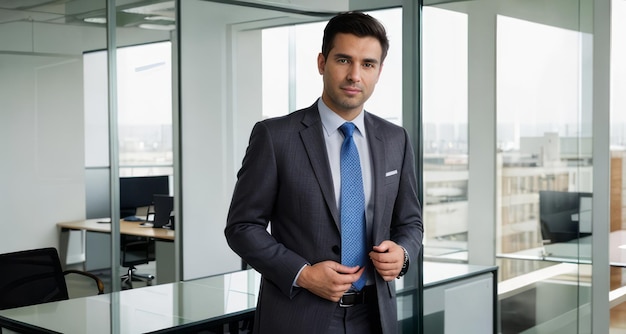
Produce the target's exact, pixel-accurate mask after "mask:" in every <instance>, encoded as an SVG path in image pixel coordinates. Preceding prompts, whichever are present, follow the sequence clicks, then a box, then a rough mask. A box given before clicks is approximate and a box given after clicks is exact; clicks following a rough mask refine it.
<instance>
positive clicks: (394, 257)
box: [369, 240, 404, 281]
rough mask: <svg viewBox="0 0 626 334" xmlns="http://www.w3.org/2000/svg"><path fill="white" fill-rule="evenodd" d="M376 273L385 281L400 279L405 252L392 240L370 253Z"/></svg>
mask: <svg viewBox="0 0 626 334" xmlns="http://www.w3.org/2000/svg"><path fill="white" fill-rule="evenodd" d="M369 256H370V259H372V262H373V263H374V267H375V268H376V271H378V273H379V274H380V276H382V277H383V279H384V280H385V281H391V280H393V279H394V278H396V277H398V275H399V274H400V270H402V265H403V264H404V250H403V249H402V247H400V246H399V245H398V244H396V243H395V242H393V241H391V240H385V241H383V242H381V243H380V245H378V246H374V250H373V251H371V252H370V253H369Z"/></svg>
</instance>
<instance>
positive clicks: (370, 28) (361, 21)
mask: <svg viewBox="0 0 626 334" xmlns="http://www.w3.org/2000/svg"><path fill="white" fill-rule="evenodd" d="M339 33H344V34H352V35H355V36H358V37H374V38H376V39H377V40H378V42H380V47H381V48H382V50H383V54H382V58H381V60H380V61H381V63H382V62H383V61H384V60H385V57H387V51H388V50H389V40H388V39H387V32H386V31H385V27H384V26H383V25H382V24H381V23H380V22H379V21H378V20H376V19H375V18H373V17H371V16H370V15H368V14H364V13H361V12H346V13H340V14H338V15H337V16H335V17H333V18H332V19H330V21H328V24H327V25H326V28H324V38H323V39H322V55H324V58H328V54H329V53H330V50H331V49H332V48H333V46H334V44H333V43H334V41H335V36H336V35H337V34H339Z"/></svg>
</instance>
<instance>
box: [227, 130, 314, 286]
mask: <svg viewBox="0 0 626 334" xmlns="http://www.w3.org/2000/svg"><path fill="white" fill-rule="evenodd" d="M278 185H279V180H278V174H277V163H276V151H275V147H274V145H273V142H272V136H271V133H270V131H269V129H268V128H267V126H266V125H265V124H264V123H263V122H259V123H257V124H256V125H255V126H254V128H253V130H252V134H251V135H250V142H249V145H248V149H247V150H246V154H245V157H244V159H243V162H242V167H241V169H240V170H239V173H238V174H237V183H236V185H235V190H234V193H233V197H232V201H231V205H230V209H229V212H228V217H227V222H226V228H225V231H224V233H225V235H226V240H227V242H228V245H229V246H230V247H231V248H232V249H233V251H235V253H237V254H238V255H239V256H241V258H242V259H243V260H244V261H246V262H247V263H248V264H250V265H251V266H252V267H253V268H254V269H256V270H257V271H259V272H260V273H261V274H262V275H263V276H264V278H265V279H267V280H269V281H270V282H271V283H273V284H275V285H276V286H277V287H278V288H279V289H280V290H281V291H282V292H283V293H284V294H285V295H287V296H291V294H292V290H293V289H292V285H293V282H294V279H295V277H296V275H297V274H298V272H299V270H300V269H301V268H302V267H303V266H304V265H305V264H306V263H307V261H306V260H305V259H303V258H302V257H300V256H299V255H297V254H296V253H294V252H292V251H291V250H289V249H288V248H286V247H285V246H284V245H283V244H281V243H278V242H277V241H276V239H275V238H274V237H273V236H272V235H271V234H270V233H269V232H268V230H267V229H268V224H269V222H270V219H271V215H272V210H273V208H274V206H275V200H276V196H277V192H278Z"/></svg>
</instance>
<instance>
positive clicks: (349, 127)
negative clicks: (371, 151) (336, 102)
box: [339, 122, 355, 138]
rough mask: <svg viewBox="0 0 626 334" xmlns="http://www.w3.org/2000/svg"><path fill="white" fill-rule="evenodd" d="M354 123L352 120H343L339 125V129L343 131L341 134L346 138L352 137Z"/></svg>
mask: <svg viewBox="0 0 626 334" xmlns="http://www.w3.org/2000/svg"><path fill="white" fill-rule="evenodd" d="M354 128H355V125H354V123H352V122H345V123H343V124H342V125H341V126H340V127H339V130H341V132H342V133H343V136H344V137H346V138H348V137H352V133H353V132H354Z"/></svg>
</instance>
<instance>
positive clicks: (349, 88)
mask: <svg viewBox="0 0 626 334" xmlns="http://www.w3.org/2000/svg"><path fill="white" fill-rule="evenodd" d="M341 89H342V90H343V91H344V92H345V93H346V94H348V95H357V94H360V93H361V89H360V88H357V87H353V86H346V87H341Z"/></svg>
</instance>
